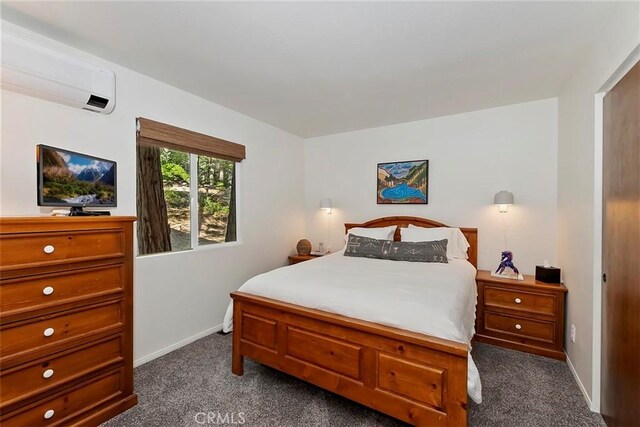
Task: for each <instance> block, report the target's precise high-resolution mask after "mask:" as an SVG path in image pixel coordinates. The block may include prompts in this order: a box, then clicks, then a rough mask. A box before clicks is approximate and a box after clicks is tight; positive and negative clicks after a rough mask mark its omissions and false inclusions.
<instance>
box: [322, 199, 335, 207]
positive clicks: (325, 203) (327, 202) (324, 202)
mask: <svg viewBox="0 0 640 427" xmlns="http://www.w3.org/2000/svg"><path fill="white" fill-rule="evenodd" d="M332 208H333V203H331V199H322V200H320V209H326V210H331V209H332Z"/></svg>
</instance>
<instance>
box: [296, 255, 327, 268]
mask: <svg viewBox="0 0 640 427" xmlns="http://www.w3.org/2000/svg"><path fill="white" fill-rule="evenodd" d="M321 256H322V255H313V254H311V255H291V256H290V257H289V265H293V264H297V263H299V262H304V261H309V260H310V259H316V258H319V257H321Z"/></svg>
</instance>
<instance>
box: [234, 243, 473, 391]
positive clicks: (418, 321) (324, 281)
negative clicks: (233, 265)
mask: <svg viewBox="0 0 640 427" xmlns="http://www.w3.org/2000/svg"><path fill="white" fill-rule="evenodd" d="M475 275H476V270H475V268H474V267H473V266H472V265H471V264H470V263H469V262H467V261H464V260H452V261H449V263H448V264H440V263H422V262H402V261H387V260H379V259H367V258H354V257H345V256H343V253H342V251H341V252H336V253H334V254H331V255H328V256H324V257H322V258H319V259H317V260H313V261H310V262H303V263H299V264H296V265H293V266H289V267H284V268H279V269H277V270H273V271H270V272H268V273H264V274H260V275H258V276H256V277H254V278H252V279H250V280H248V281H247V282H246V283H245V284H244V285H242V286H241V287H240V289H239V290H240V291H243V292H247V293H250V294H254V295H259V296H263V297H268V298H273V299H276V300H280V301H285V302H288V303H292V304H297V305H301V306H304V307H309V308H314V309H318V310H323V311H327V312H331V313H337V314H341V315H343V316H349V317H354V318H356V319H362V320H367V321H370V322H375V323H380V324H383V325H387V326H393V327H397V328H401V329H407V330H410V331H413V332H419V333H423V334H427V335H432V336H436V337H440V338H445V339H450V340H452V341H457V342H462V343H465V344H467V345H469V349H471V338H472V337H473V334H474V322H475V305H476V298H477V289H476V283H475ZM232 326H233V309H232V305H231V304H229V308H228V309H227V313H226V315H225V318H224V327H223V329H224V331H225V332H228V331H230V330H231V329H232ZM467 391H468V393H469V396H470V397H471V398H472V399H473V400H474V401H475V402H477V403H480V402H481V401H482V393H481V391H482V388H481V384H480V377H479V375H478V369H477V368H476V365H475V364H474V363H473V359H472V358H471V353H469V363H468V379H467Z"/></svg>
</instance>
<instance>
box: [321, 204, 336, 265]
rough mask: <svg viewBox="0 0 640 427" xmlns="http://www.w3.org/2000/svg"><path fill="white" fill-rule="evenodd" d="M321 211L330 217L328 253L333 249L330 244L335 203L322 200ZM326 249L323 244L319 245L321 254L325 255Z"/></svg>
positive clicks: (328, 219) (328, 221)
mask: <svg viewBox="0 0 640 427" xmlns="http://www.w3.org/2000/svg"><path fill="white" fill-rule="evenodd" d="M320 209H321V210H323V211H325V212H326V213H327V215H328V217H327V249H326V251H327V252H326V253H329V252H331V247H330V246H329V242H330V239H331V235H330V233H331V210H332V209H333V203H332V202H331V199H322V200H320ZM324 251H325V248H324V244H323V243H322V242H320V243H319V245H318V252H320V253H323V254H324V253H325V252H324Z"/></svg>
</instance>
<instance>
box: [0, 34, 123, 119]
mask: <svg viewBox="0 0 640 427" xmlns="http://www.w3.org/2000/svg"><path fill="white" fill-rule="evenodd" d="M2 88H3V89H8V90H11V91H14V92H19V93H23V94H25V95H30V96H35V97H38V98H42V99H46V100H49V101H54V102H58V103H60V104H66V105H70V106H72V107H77V108H83V109H85V110H89V111H95V112H98V113H102V114H109V113H111V112H112V111H113V109H114V107H115V106H116V75H115V73H114V72H113V71H109V70H105V69H102V68H100V67H97V66H95V65H93V64H90V63H88V62H85V61H82V60H80V59H77V58H74V57H71V56H69V55H67V54H64V53H61V52H58V51H56V50H53V49H50V48H47V47H44V46H41V45H39V44H36V43H33V42H31V41H29V40H25V39H23V38H21V37H18V36H16V35H13V34H10V33H7V32H5V31H3V32H2Z"/></svg>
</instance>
